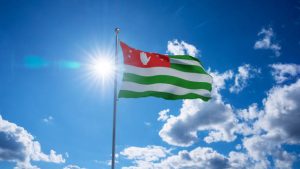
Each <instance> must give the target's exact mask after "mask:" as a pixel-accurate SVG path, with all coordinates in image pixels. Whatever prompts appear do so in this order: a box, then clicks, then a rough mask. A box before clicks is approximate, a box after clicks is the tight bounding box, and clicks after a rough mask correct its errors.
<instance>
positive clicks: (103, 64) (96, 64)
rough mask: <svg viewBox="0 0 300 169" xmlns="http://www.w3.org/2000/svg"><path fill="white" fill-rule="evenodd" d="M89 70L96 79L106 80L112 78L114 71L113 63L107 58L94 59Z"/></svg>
mask: <svg viewBox="0 0 300 169" xmlns="http://www.w3.org/2000/svg"><path fill="white" fill-rule="evenodd" d="M90 70H91V71H92V74H94V75H95V76H96V77H99V78H101V80H106V79H107V78H110V77H112V76H113V74H114V71H115V66H114V62H113V61H112V59H110V58H108V57H101V58H97V59H94V60H93V61H92V63H91V64H90Z"/></svg>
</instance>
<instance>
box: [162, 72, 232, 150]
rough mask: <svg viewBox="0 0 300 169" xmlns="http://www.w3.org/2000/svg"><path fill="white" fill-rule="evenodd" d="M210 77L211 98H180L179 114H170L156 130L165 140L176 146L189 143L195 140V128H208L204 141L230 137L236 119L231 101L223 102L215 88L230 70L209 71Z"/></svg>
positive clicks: (230, 139) (196, 130)
mask: <svg viewBox="0 0 300 169" xmlns="http://www.w3.org/2000/svg"><path fill="white" fill-rule="evenodd" d="M210 74H211V75H212V76H213V80H214V83H213V85H214V87H213V91H212V99H211V100H209V101H208V102H203V101H202V100H200V99H197V100H184V101H183V105H182V108H181V109H180V114H179V115H178V116H171V117H170V118H169V119H168V120H167V121H166V123H165V124H164V125H163V128H162V129H161V130H160V132H159V135H160V137H161V138H162V139H163V140H164V141H165V142H167V143H169V144H171V145H176V146H183V147H184V146H190V145H192V144H194V143H195V142H196V141H197V140H198V135H197V132H198V131H206V130H207V131H209V134H208V136H207V137H205V138H204V141H206V142H208V143H211V142H216V141H232V140H234V139H235V136H234V124H235V122H236V119H235V117H234V114H233V110H232V107H231V105H229V104H226V103H224V102H223V100H222V97H221V95H220V94H219V91H220V90H221V89H223V88H224V86H225V81H226V80H228V79H231V78H232V72H231V71H226V72H224V73H222V74H220V73H218V72H211V73H210Z"/></svg>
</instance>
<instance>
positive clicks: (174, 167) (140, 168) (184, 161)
mask: <svg viewBox="0 0 300 169" xmlns="http://www.w3.org/2000/svg"><path fill="white" fill-rule="evenodd" d="M125 158H126V157H125ZM127 159H128V158H127ZM255 165H258V164H257V163H254V162H253V160H252V159H251V158H250V157H249V156H248V155H247V154H245V153H242V152H235V151H231V152H230V153H229V154H228V156H224V155H222V154H220V153H218V152H217V151H215V150H213V149H212V148H209V147H196V148H195V149H193V150H191V151H187V150H181V151H179V152H178V153H177V154H168V155H167V156H166V157H162V158H160V159H159V160H157V161H145V160H140V161H139V162H138V163H137V162H133V164H132V166H127V167H122V169H153V168H155V169H229V168H230V169H247V168H255Z"/></svg>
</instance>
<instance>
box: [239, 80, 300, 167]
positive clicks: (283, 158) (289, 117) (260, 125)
mask: <svg viewBox="0 0 300 169" xmlns="http://www.w3.org/2000/svg"><path fill="white" fill-rule="evenodd" d="M299 100H300V80H298V81H297V82H295V83H293V84H290V85H285V86H275V87H273V88H272V89H271V90H270V91H269V92H268V95H267V98H266V99H264V101H263V104H264V109H263V110H262V111H261V113H260V115H259V116H258V119H257V121H255V122H254V123H253V127H254V128H256V130H257V129H260V130H261V132H258V133H256V134H255V135H252V136H251V137H246V138H244V139H243V145H244V147H245V149H246V150H247V152H248V154H249V156H251V157H252V158H253V159H254V160H256V161H258V162H259V163H260V165H261V166H263V168H268V167H270V165H271V164H270V162H269V160H268V156H271V157H272V158H273V159H274V162H275V168H292V165H293V162H294V161H295V159H296V157H295V155H293V154H291V153H288V152H287V151H285V150H284V149H283V148H282V145H283V144H297V145H299V144H300V129H299V121H300V114H299V112H300V106H299ZM262 150H263V151H262Z"/></svg>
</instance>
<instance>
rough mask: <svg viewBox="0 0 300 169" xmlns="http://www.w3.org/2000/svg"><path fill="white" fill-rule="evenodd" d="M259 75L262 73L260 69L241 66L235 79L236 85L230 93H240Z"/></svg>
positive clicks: (246, 65) (231, 88) (245, 65)
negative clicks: (249, 81) (250, 80)
mask: <svg viewBox="0 0 300 169" xmlns="http://www.w3.org/2000/svg"><path fill="white" fill-rule="evenodd" d="M258 73H260V69H256V68H254V67H252V66H250V65H249V64H244V65H242V66H239V67H238V74H236V75H235V78H234V85H233V86H231V87H230V89H229V91H230V92H232V93H239V92H240V91H242V90H243V89H244V88H245V87H246V86H247V85H248V80H249V79H250V78H254V77H255V75H257V74H258Z"/></svg>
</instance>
